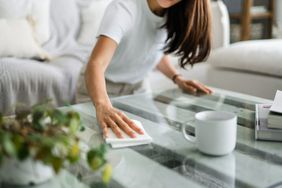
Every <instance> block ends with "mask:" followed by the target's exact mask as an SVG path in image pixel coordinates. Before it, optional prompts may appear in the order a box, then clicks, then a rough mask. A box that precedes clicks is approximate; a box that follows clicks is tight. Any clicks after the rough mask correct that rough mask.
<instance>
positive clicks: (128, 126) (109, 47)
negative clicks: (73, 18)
mask: <svg viewBox="0 0 282 188" xmlns="http://www.w3.org/2000/svg"><path fill="white" fill-rule="evenodd" d="M116 48H117V43H116V42H115V41H114V40H112V39H110V38H108V37H105V36H100V37H99V39H98V41H97V43H96V45H95V48H94V49H93V51H92V54H91V56H90V60H89V62H88V64H87V68H86V72H85V82H86V86H87V90H88V94H89V96H90V97H91V99H92V102H93V104H94V105H95V108H96V117H97V120H98V123H99V125H100V127H101V128H102V130H103V135H104V137H107V135H108V127H110V128H111V129H112V130H113V132H114V133H115V134H116V135H117V137H119V138H122V134H121V131H124V132H125V133H126V134H128V135H129V136H130V137H135V136H136V135H135V133H134V131H136V132H137V133H140V134H142V133H143V132H142V130H140V129H139V128H138V127H137V126H136V125H135V124H134V122H133V121H131V120H130V119H129V118H128V117H127V116H126V115H125V114H124V113H122V112H120V111H119V110H118V109H116V108H114V107H113V106H112V104H111V102H110V99H109V96H108V94H107V90H106V82H105V76H104V73H105V71H106V68H107V67H108V65H109V63H110V61H111V59H112V57H113V54H114V52H115V50H116ZM133 130H134V131H133Z"/></svg>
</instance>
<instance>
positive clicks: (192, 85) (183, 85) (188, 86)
mask: <svg viewBox="0 0 282 188" xmlns="http://www.w3.org/2000/svg"><path fill="white" fill-rule="evenodd" d="M175 83H176V84H177V85H178V87H179V88H180V89H182V90H183V91H185V92H187V93H190V94H193V95H196V94H198V93H203V94H207V95H209V94H211V93H212V90H211V89H209V88H208V87H207V86H205V85H204V84H203V83H201V82H199V81H197V80H185V79H184V78H183V77H182V76H178V77H177V78H176V79H175Z"/></svg>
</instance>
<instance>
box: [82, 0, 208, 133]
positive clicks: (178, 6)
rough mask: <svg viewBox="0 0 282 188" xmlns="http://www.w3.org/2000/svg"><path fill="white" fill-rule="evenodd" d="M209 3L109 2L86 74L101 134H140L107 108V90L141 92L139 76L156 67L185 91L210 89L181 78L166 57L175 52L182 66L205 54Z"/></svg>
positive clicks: (201, 0)
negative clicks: (109, 132)
mask: <svg viewBox="0 0 282 188" xmlns="http://www.w3.org/2000/svg"><path fill="white" fill-rule="evenodd" d="M209 1H210V0H114V1H113V2H112V3H111V4H110V5H109V6H108V8H107V10H106V11H105V14H104V18H103V20H102V22H101V25H100V29H99V31H98V34H97V35H98V40H97V43H96V46H95V47H94V49H93V52H92V54H91V57H90V60H89V62H88V65H87V69H86V74H85V81H86V85H87V89H88V93H89V95H90V97H91V99H92V101H93V103H94V105H95V107H96V115H97V116H96V117H97V120H98V123H99V125H100V127H101V128H102V130H103V135H104V137H107V134H108V128H111V129H112V130H113V132H114V133H115V134H116V135H117V137H119V138H122V134H121V132H122V131H124V132H125V133H126V134H128V135H129V136H130V137H132V138H134V137H136V134H143V132H142V131H141V130H140V129H139V128H138V127H137V126H136V125H135V124H134V123H133V122H132V121H131V120H130V119H129V118H128V117H127V116H126V115H125V114H123V113H122V112H120V111H119V110H118V109H116V108H114V107H113V106H112V104H111V102H110V100H109V96H108V94H109V95H115V96H116V95H126V94H132V93H134V92H135V91H136V90H140V89H141V88H142V82H143V80H144V78H145V77H146V75H147V74H148V73H149V72H150V71H151V70H152V69H154V68H155V67H157V69H159V70H160V71H161V72H162V73H163V74H164V75H166V76H167V77H168V78H170V79H172V81H173V82H174V83H175V84H177V85H178V87H179V88H181V89H182V90H184V91H186V92H189V93H192V94H193V93H196V92H203V93H205V94H210V93H211V92H212V91H211V90H210V89H209V88H208V87H206V86H205V85H203V84H202V83H199V82H197V81H193V80H185V79H184V78H183V77H182V76H181V75H180V74H178V73H177V71H176V69H175V68H174V67H173V65H171V64H170V59H169V56H168V54H170V53H174V54H176V55H177V56H179V57H180V65H181V67H182V68H184V66H185V65H187V64H188V65H193V64H195V63H197V62H200V61H202V60H204V59H205V58H206V57H207V56H208V55H209V52H210V47H211V44H210V43H211V42H210V34H211V26H210V20H211V18H210V5H209ZM106 88H107V89H106ZM107 91H108V92H107Z"/></svg>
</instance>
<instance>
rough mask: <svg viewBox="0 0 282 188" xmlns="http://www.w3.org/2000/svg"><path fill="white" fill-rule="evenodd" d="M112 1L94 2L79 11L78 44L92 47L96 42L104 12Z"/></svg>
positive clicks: (101, 0)
mask: <svg viewBox="0 0 282 188" xmlns="http://www.w3.org/2000/svg"><path fill="white" fill-rule="evenodd" d="M111 1H112V0H95V1H93V2H92V3H91V4H90V6H89V7H88V8H84V9H82V11H81V19H82V25H81V30H80V34H79V37H78V42H79V43H81V44H86V45H93V44H94V43H95V42H96V37H97V36H96V34H97V32H98V29H99V26H100V22H101V20H102V18H103V15H104V11H105V9H106V8H107V6H108V5H109V3H110V2H111Z"/></svg>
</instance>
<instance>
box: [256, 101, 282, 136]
mask: <svg viewBox="0 0 282 188" xmlns="http://www.w3.org/2000/svg"><path fill="white" fill-rule="evenodd" d="M270 107H271V104H256V114H255V119H256V121H255V139H256V140H268V141H282V129H271V128H269V127H268V125H267V122H268V121H267V118H268V114H269V109H270Z"/></svg>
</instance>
